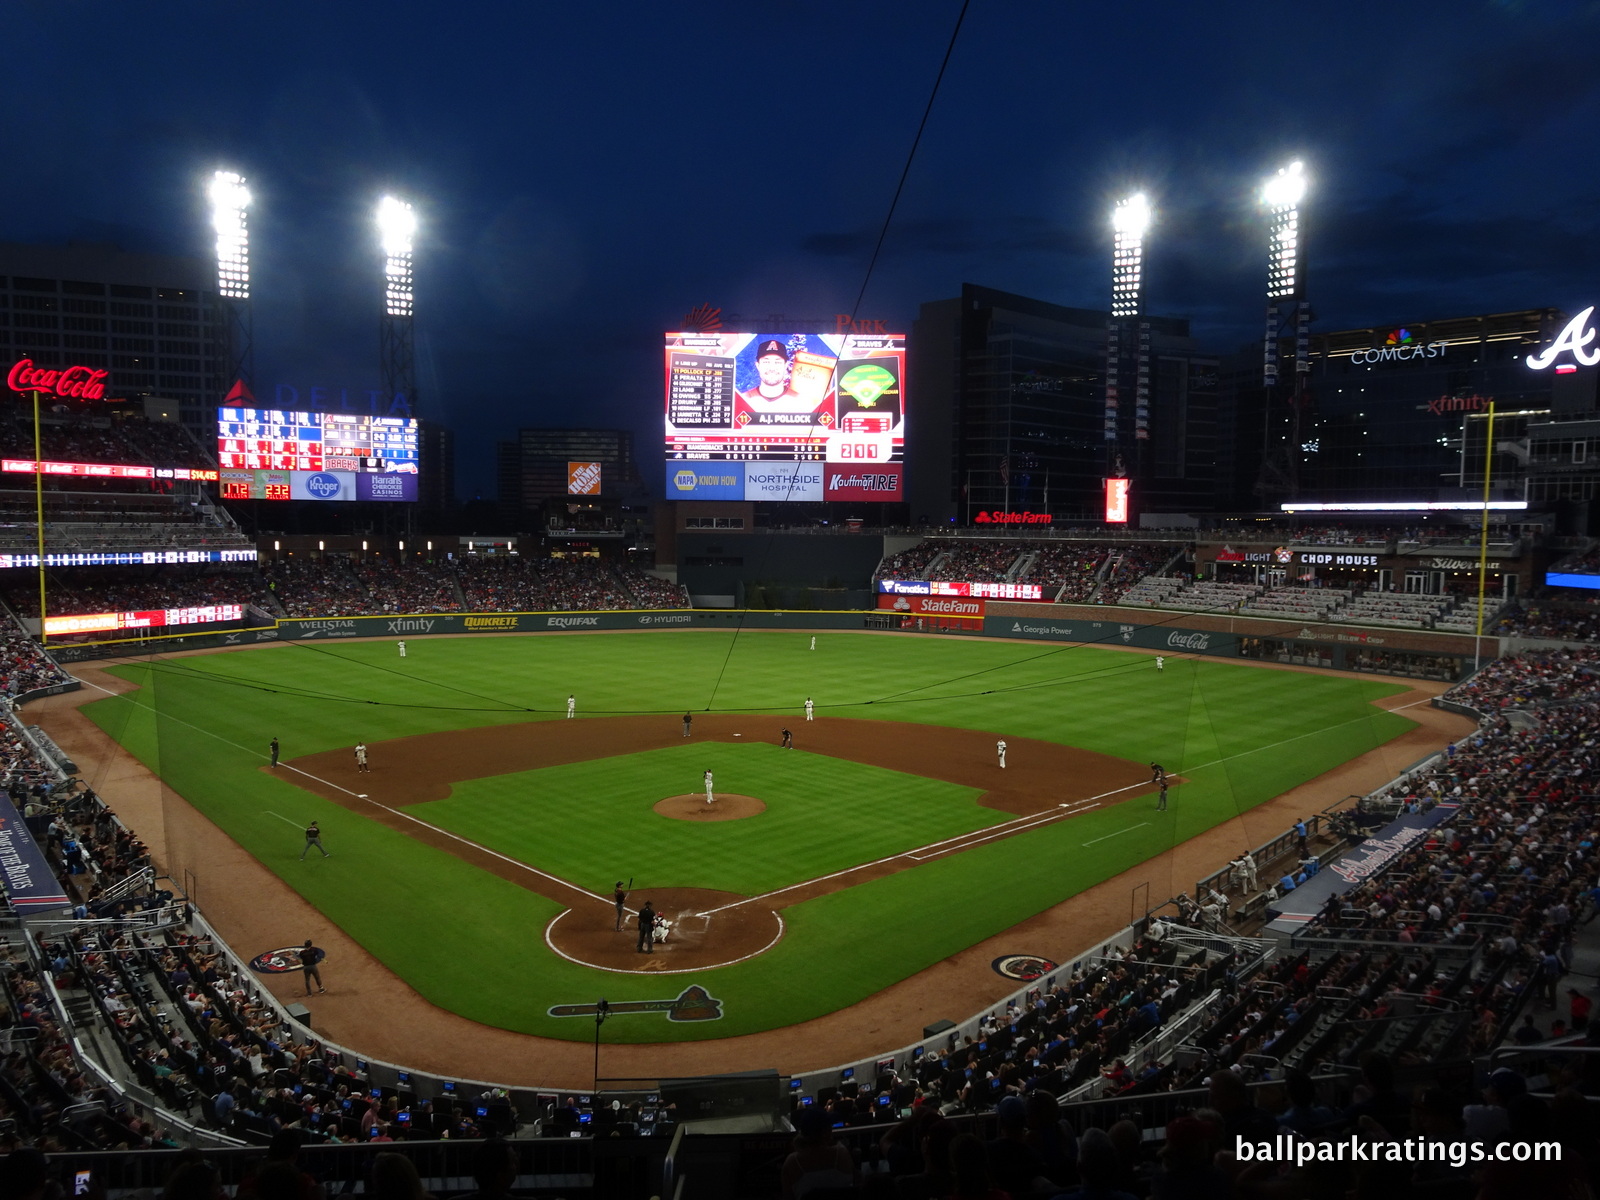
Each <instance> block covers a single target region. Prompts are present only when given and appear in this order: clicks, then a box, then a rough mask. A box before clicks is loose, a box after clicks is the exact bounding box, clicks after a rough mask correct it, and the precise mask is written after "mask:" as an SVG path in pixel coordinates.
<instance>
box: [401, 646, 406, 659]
mask: <svg viewBox="0 0 1600 1200" xmlns="http://www.w3.org/2000/svg"><path fill="white" fill-rule="evenodd" d="M399 646H400V657H401V658H404V657H405V656H406V644H405V643H404V642H400V643H399Z"/></svg>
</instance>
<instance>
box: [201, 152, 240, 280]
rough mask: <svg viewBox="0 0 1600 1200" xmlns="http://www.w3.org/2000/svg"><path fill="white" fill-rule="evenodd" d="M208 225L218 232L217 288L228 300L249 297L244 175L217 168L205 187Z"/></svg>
mask: <svg viewBox="0 0 1600 1200" xmlns="http://www.w3.org/2000/svg"><path fill="white" fill-rule="evenodd" d="M206 191H207V194H208V195H209V197H210V199H211V227H212V228H213V229H215V230H216V231H217V291H218V292H219V293H221V294H222V295H223V296H226V297H227V298H228V299H230V300H248V299H250V230H249V227H248V224H247V220H246V218H247V216H248V213H249V210H250V189H249V188H247V187H245V185H244V176H243V175H239V174H237V173H235V172H233V171H216V172H214V173H213V174H212V176H211V186H210V187H209V188H207V189H206Z"/></svg>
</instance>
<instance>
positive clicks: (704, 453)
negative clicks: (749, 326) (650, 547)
mask: <svg viewBox="0 0 1600 1200" xmlns="http://www.w3.org/2000/svg"><path fill="white" fill-rule="evenodd" d="M665 349H666V362H665V367H666V460H667V496H668V497H669V498H670V499H675V500H791V501H800V500H851V501H873V500H879V501H884V500H901V499H904V494H905V489H904V480H903V478H902V473H903V471H904V466H905V393H904V381H905V359H906V339H905V335H904V334H900V333H878V334H858V333H838V334H827V333H693V332H691V333H669V334H667V335H666V348H665Z"/></svg>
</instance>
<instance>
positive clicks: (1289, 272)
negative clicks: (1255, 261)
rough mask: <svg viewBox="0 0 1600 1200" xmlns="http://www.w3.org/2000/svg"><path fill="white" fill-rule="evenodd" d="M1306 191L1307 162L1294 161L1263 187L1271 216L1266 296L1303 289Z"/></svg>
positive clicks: (1273, 297) (1277, 296)
mask: <svg viewBox="0 0 1600 1200" xmlns="http://www.w3.org/2000/svg"><path fill="white" fill-rule="evenodd" d="M1305 194H1306V176H1305V164H1304V163H1300V162H1292V163H1290V164H1289V165H1288V166H1287V167H1284V168H1282V169H1281V170H1279V172H1278V173H1277V174H1276V175H1274V176H1273V177H1272V178H1271V179H1269V180H1267V182H1266V185H1265V186H1264V187H1262V189H1261V203H1262V204H1263V205H1264V206H1265V207H1266V209H1267V212H1268V214H1269V218H1270V222H1271V224H1270V228H1269V229H1268V250H1267V298H1268V299H1270V300H1281V299H1283V298H1284V297H1287V296H1293V295H1296V294H1297V293H1298V292H1299V290H1300V271H1299V266H1300V201H1301V200H1302V199H1303V198H1304V197H1305Z"/></svg>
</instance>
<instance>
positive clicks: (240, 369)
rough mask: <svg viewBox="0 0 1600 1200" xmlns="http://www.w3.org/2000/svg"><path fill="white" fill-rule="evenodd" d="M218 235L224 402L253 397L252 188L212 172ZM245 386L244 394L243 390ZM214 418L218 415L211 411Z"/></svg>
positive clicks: (231, 174) (210, 192) (233, 175)
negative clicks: (224, 340)
mask: <svg viewBox="0 0 1600 1200" xmlns="http://www.w3.org/2000/svg"><path fill="white" fill-rule="evenodd" d="M206 196H207V198H208V199H209V200H210V201H211V228H212V229H213V230H215V232H216V235H217V242H216V256H217V294H218V295H219V296H220V297H221V298H222V315H223V321H224V323H225V325H226V338H227V343H226V344H227V354H228V361H227V363H226V367H227V382H226V383H225V384H224V387H225V388H226V389H228V390H227V391H226V394H225V395H224V397H223V399H224V400H233V399H242V398H243V397H244V396H247V395H250V387H251V386H252V384H253V383H254V375H255V365H256V363H255V355H256V352H255V315H254V310H253V309H252V307H251V303H250V225H249V216H250V189H249V188H248V187H246V186H245V179H244V176H243V175H240V174H239V173H238V172H236V171H225V170H219V171H214V172H212V175H211V182H210V184H209V185H208V186H207V188H206ZM241 387H242V389H243V390H242V392H241ZM212 415H213V416H215V415H216V414H215V413H213V414H212Z"/></svg>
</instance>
